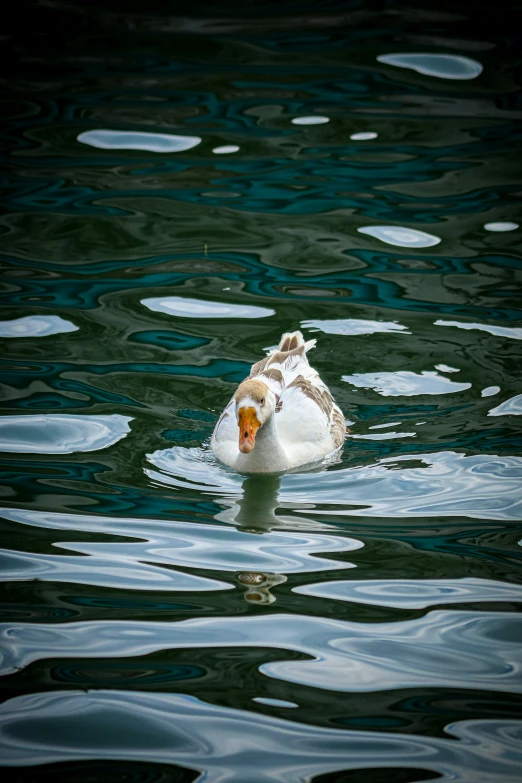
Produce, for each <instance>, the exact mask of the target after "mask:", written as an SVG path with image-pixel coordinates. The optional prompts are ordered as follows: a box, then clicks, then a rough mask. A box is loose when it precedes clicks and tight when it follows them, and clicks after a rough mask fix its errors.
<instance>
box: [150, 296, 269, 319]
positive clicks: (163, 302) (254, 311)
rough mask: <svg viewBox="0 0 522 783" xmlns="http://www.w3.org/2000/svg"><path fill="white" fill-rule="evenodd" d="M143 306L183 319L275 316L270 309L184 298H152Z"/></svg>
mask: <svg viewBox="0 0 522 783" xmlns="http://www.w3.org/2000/svg"><path fill="white" fill-rule="evenodd" d="M141 304H142V305H144V306H145V307H147V308H148V309H149V310H153V311H154V312H156V313H166V314H167V315H176V316H178V317H179V316H181V317H183V318H266V316H268V315H274V314H275V311H274V310H270V309H269V308H268V307H256V306H255V305H247V304H242V305H239V304H229V303H226V302H209V301H204V300H202V299H188V298H187V297H182V296H152V297H149V298H147V299H142V300H141Z"/></svg>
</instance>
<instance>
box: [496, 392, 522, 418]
mask: <svg viewBox="0 0 522 783" xmlns="http://www.w3.org/2000/svg"><path fill="white" fill-rule="evenodd" d="M488 416H522V394H517V396H516V397H511V399H510V400H506V401H505V402H502V403H500V405H498V406H497V407H496V408H492V409H491V410H490V411H489V413H488Z"/></svg>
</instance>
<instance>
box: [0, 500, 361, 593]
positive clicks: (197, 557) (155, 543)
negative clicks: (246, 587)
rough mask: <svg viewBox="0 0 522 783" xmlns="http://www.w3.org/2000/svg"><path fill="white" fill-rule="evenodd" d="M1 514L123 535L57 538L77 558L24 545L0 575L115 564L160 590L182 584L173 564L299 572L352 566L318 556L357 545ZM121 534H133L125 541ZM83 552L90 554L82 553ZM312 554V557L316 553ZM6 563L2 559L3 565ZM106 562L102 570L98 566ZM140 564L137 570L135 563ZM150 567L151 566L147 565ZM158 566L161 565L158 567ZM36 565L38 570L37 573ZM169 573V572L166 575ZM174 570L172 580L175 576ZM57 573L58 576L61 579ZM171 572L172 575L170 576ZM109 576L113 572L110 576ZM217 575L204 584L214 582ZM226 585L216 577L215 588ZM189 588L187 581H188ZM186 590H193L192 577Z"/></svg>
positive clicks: (92, 579)
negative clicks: (28, 552) (103, 538)
mask: <svg viewBox="0 0 522 783" xmlns="http://www.w3.org/2000/svg"><path fill="white" fill-rule="evenodd" d="M0 513H1V514H2V516H3V517H4V518H5V519H10V520H14V521H16V522H20V523H23V524H26V525H31V526H35V527H45V528H46V529H65V530H70V529H74V530H75V531H76V532H78V531H87V532H89V533H92V532H96V533H102V534H105V535H114V536H124V537H125V538H126V539H127V541H117V542H113V541H101V542H93V541H90V540H89V541H85V542H83V541H74V542H68V541H60V543H59V547H60V549H63V550H66V551H67V552H77V553H78V554H79V555H82V556H83V557H70V556H65V555H40V554H38V555H27V557H26V553H23V552H16V553H11V552H8V551H5V555H6V556H8V557H9V558H10V562H13V565H12V566H11V569H10V572H9V574H8V573H7V568H6V569H5V570H4V573H3V579H12V578H18V579H27V578H34V576H35V575H37V576H38V577H40V578H46V574H47V576H48V578H53V579H59V580H60V581H67V579H66V576H67V575H68V574H69V573H70V574H72V575H73V576H75V575H76V577H77V578H75V580H74V581H83V582H87V583H88V584H92V583H95V584H99V583H100V580H103V579H105V582H104V583H106V582H107V578H110V577H111V572H110V567H111V566H114V567H116V568H119V569H120V570H121V573H122V575H123V576H124V577H125V579H126V582H127V584H128V586H134V585H132V580H133V579H134V578H135V573H134V569H138V570H137V572H136V579H137V583H136V584H137V586H138V587H150V585H144V584H143V580H146V579H149V580H150V579H155V580H157V581H158V582H161V581H162V580H163V582H164V583H165V584H164V585H163V586H162V589H171V590H178V589H183V587H179V586H178V584H181V585H183V579H182V578H181V577H184V576H186V574H180V575H178V574H176V573H175V572H172V571H171V568H172V567H175V566H181V567H183V568H197V569H207V570H210V571H215V570H217V571H229V572H234V573H235V572H237V571H255V572H272V573H274V572H275V573H285V574H291V573H306V572H313V571H325V570H327V571H328V570H332V569H334V570H335V569H338V568H354V565H353V564H351V563H347V562H345V561H343V562H339V561H336V560H329V559H327V558H325V557H321V555H322V554H326V553H329V552H353V551H355V550H357V549H360V548H361V547H362V546H363V544H362V542H361V541H358V540H357V539H354V538H349V537H347V536H336V535H324V534H323V535H321V534H317V533H311V532H308V531H306V532H303V533H301V532H295V531H294V532H282V531H276V532H269V531H266V532H265V535H264V536H257V535H255V536H254V535H252V534H251V533H247V532H243V531H241V530H237V529H236V528H234V527H231V526H230V525H215V524H214V525H204V524H198V525H194V524H191V523H190V522H181V521H177V520H172V519H171V520H168V521H160V520H154V519H138V518H125V517H124V518H118V517H101V516H99V517H97V516H88V515H86V514H63V513H57V512H56V513H55V512H39V511H33V510H32V509H3V510H2V511H1V512H0ZM128 539H136V540H134V541H131V542H129V541H128ZM85 555H89V556H90V557H84V556H85ZM318 555H319V556H318ZM10 562H9V563H7V566H9V564H10ZM104 563H105V565H106V572H107V573H106V575H105V577H104V576H103V573H104V572H103V571H102V570H101V566H103V564H104ZM143 564H146V566H147V568H145V569H143V568H142V565H143ZM151 564H153V565H154V566H155V568H154V569H153V570H152V571H151V570H150V568H149V567H150V566H151ZM161 566H167V568H165V569H162V568H161ZM37 571H39V572H40V573H37ZM170 576H172V577H173V579H170ZM178 576H179V579H178ZM62 577H63V578H62ZM174 577H175V578H174ZM110 583H111V584H113V583H114V579H112V578H110ZM216 584H218V583H216V582H213V584H212V586H211V587H210V588H208V587H207V588H206V589H216ZM223 586H224V587H226V585H223V583H221V584H220V587H223ZM187 587H188V589H191V588H190V585H187ZM192 589H198V587H197V581H196V582H194V587H193V588H192Z"/></svg>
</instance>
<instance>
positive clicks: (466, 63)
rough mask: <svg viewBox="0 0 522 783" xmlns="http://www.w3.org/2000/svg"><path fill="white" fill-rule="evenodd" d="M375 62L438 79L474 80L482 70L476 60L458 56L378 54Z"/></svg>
mask: <svg viewBox="0 0 522 783" xmlns="http://www.w3.org/2000/svg"><path fill="white" fill-rule="evenodd" d="M377 60H378V61H379V62H380V63H385V64H386V65H395V66H396V67H397V68H409V69H411V70H412V71H417V73H422V74H424V75H425V76H436V77H438V78H439V79H459V80H460V79H462V80H468V79H476V77H477V76H479V75H480V74H481V73H482V70H483V68H482V65H481V64H480V63H479V62H477V60H472V59H471V57H463V56H462V55H459V54H426V53H422V54H414V53H410V54H380V55H379V56H378V57H377Z"/></svg>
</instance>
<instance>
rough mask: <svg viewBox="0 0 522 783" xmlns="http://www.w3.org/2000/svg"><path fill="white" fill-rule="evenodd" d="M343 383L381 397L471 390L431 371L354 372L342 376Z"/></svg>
mask: <svg viewBox="0 0 522 783" xmlns="http://www.w3.org/2000/svg"><path fill="white" fill-rule="evenodd" d="M342 379H343V381H346V383H351V384H352V385H353V386H358V387H359V388H362V389H374V391H376V392H377V394H381V395H382V396H383V397H414V396H416V395H418V394H453V393H454V392H460V391H464V390H465V389H470V388H471V383H456V382H455V381H450V379H449V378H446V377H445V376H444V375H439V374H438V372H434V371H433V370H423V371H422V372H421V373H420V374H419V373H416V372H411V371H410V370H399V371H398V372H373V373H372V372H367V373H361V372H356V373H354V374H353V375H343V376H342Z"/></svg>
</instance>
